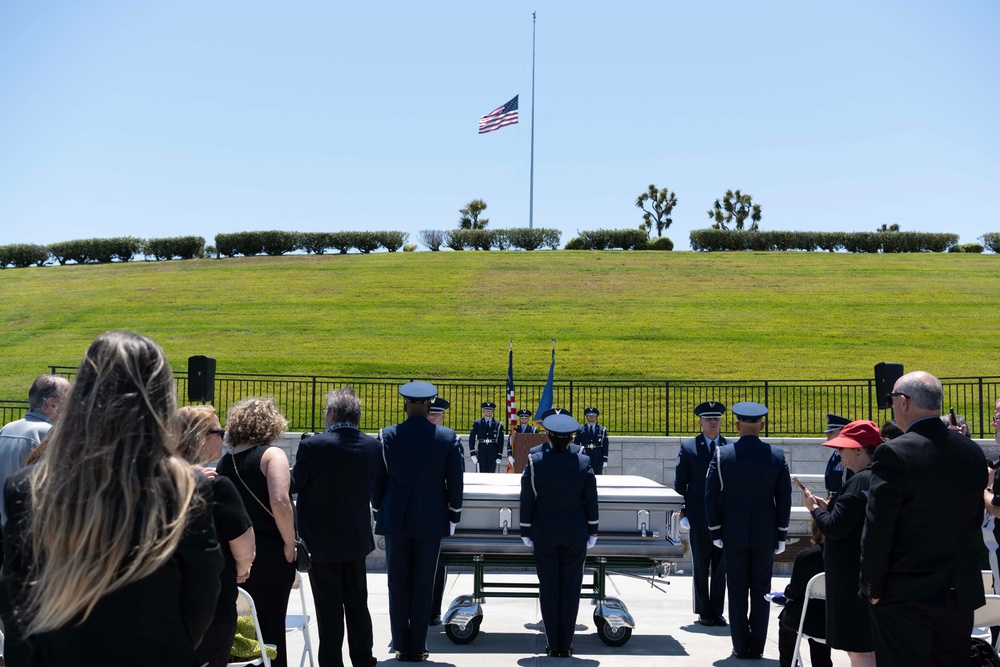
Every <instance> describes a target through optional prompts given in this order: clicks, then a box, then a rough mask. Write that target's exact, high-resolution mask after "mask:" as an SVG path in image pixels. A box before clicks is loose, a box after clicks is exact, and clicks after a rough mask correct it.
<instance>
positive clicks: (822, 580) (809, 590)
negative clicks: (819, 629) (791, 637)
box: [792, 572, 826, 667]
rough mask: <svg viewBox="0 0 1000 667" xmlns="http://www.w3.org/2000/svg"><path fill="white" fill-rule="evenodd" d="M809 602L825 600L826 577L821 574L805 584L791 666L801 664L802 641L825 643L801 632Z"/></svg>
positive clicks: (818, 638)
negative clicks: (809, 640)
mask: <svg viewBox="0 0 1000 667" xmlns="http://www.w3.org/2000/svg"><path fill="white" fill-rule="evenodd" d="M810 600H826V575H825V574H824V573H822V572H820V573H819V574H817V575H815V576H813V578H812V579H810V580H809V583H808V584H806V596H805V599H804V600H803V602H802V615H801V616H800V617H799V633H798V635H796V637H795V652H794V653H793V654H792V665H793V667H795V666H796V665H800V664H802V653H801V649H802V639H803V638H805V639H811V640H813V641H816V642H820V643H822V644H825V643H826V639H824V638H823V637H813V636H811V635H807V634H805V633H804V632H803V631H802V628H803V627H805V622H806V614H807V613H809V601H810Z"/></svg>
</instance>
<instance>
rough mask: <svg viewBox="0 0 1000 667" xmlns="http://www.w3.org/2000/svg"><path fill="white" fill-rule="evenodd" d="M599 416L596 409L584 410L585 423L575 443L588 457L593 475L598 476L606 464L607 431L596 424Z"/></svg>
mask: <svg viewBox="0 0 1000 667" xmlns="http://www.w3.org/2000/svg"><path fill="white" fill-rule="evenodd" d="M600 414H601V412H600V410H598V409H597V408H586V409H585V410H584V411H583V416H584V417H585V418H586V420H587V423H586V424H584V425H583V426H582V427H581V428H580V430H579V431H577V433H576V443H577V444H578V445H580V446H581V447H583V453H584V454H586V455H587V456H589V457H590V464H591V465H592V466H593V467H594V474H595V475H600V474H601V473H602V472H603V471H604V466H605V465H606V464H607V462H608V430H607V429H606V428H604V427H603V426H601V425H600V424H598V423H597V417H598V415H600Z"/></svg>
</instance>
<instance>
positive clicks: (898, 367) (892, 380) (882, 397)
mask: <svg viewBox="0 0 1000 667" xmlns="http://www.w3.org/2000/svg"><path fill="white" fill-rule="evenodd" d="M901 377H903V364H894V363H893V362H891V361H880V362H879V363H877V364H875V398H876V400H877V401H878V409H879V410H888V409H889V408H891V407H892V401H890V400H889V392H890V391H892V388H893V387H894V386H896V380H898V379H899V378H901Z"/></svg>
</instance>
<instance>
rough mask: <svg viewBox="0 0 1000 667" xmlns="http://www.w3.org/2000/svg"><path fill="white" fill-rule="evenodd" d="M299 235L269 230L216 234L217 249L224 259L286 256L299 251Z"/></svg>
mask: <svg viewBox="0 0 1000 667" xmlns="http://www.w3.org/2000/svg"><path fill="white" fill-rule="evenodd" d="M298 245H299V233H298V232H285V231H280V230H276V229H275V230H269V231H263V232H236V233H234V234H216V235H215V247H216V248H217V249H218V252H219V254H220V255H222V256H224V257H235V256H236V255H243V256H244V257H252V256H253V255H262V254H263V255H271V256H277V255H284V254H285V253H288V252H294V251H295V250H297V249H298Z"/></svg>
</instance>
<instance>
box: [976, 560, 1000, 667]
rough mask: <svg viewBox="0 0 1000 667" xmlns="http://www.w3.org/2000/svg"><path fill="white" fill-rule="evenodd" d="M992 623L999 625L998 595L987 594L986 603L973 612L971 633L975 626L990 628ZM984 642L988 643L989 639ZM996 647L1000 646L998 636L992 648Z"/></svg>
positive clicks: (999, 597) (999, 600) (995, 648)
mask: <svg viewBox="0 0 1000 667" xmlns="http://www.w3.org/2000/svg"><path fill="white" fill-rule="evenodd" d="M991 576H992V575H991ZM994 625H1000V595H987V596H986V604H984V605H983V606H982V607H980V608H979V609H977V610H976V611H975V613H973V616H972V627H973V634H975V628H990V627H992V626H994ZM986 643H987V644H988V643H989V640H987V642H986ZM998 647H1000V638H997V644H996V646H994V647H993V650H994V651H996V650H998Z"/></svg>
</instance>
